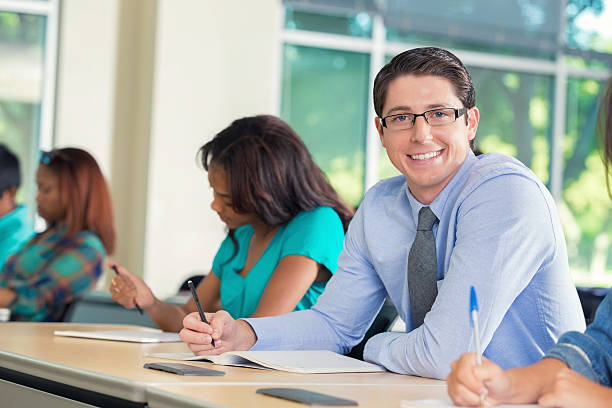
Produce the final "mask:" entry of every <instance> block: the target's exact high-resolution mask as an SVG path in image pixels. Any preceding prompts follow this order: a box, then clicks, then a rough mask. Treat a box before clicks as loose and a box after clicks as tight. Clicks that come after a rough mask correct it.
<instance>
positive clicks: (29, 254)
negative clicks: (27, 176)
mask: <svg viewBox="0 0 612 408" xmlns="http://www.w3.org/2000/svg"><path fill="white" fill-rule="evenodd" d="M36 184H37V185H38V195H37V196H36V202H37V204H38V213H39V214H40V216H41V217H42V218H44V219H45V221H46V222H47V229H46V230H45V231H43V232H41V233H40V234H36V235H35V236H34V237H33V238H32V239H31V240H30V241H28V242H27V243H26V244H25V245H24V246H23V248H22V249H21V250H20V251H19V252H17V253H16V254H14V255H13V256H11V257H10V258H9V259H8V261H7V262H6V264H5V265H4V268H3V269H2V271H1V272H0V307H8V308H10V309H11V320H21V321H57V320H60V319H61V317H62V315H63V313H64V311H65V309H66V306H67V305H68V304H70V303H71V302H72V301H73V300H74V299H75V297H76V296H78V295H79V294H80V293H82V292H83V291H85V290H87V289H89V288H91V287H92V286H93V285H94V284H95V283H96V281H97V279H98V278H99V277H100V275H101V273H102V268H103V265H104V258H105V256H106V255H107V254H112V252H113V250H114V249H115V227H114V222H113V211H112V204H111V200H110V194H109V191H108V186H107V184H106V181H105V180H104V176H103V175H102V172H101V171H100V168H99V167H98V164H97V163H96V161H95V159H94V158H93V157H92V156H91V155H90V154H89V153H87V152H85V151H83V150H81V149H76V148H64V149H56V150H53V151H51V152H49V153H43V156H42V158H41V162H40V165H39V167H38V171H37V173H36Z"/></svg>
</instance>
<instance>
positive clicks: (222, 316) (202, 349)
mask: <svg viewBox="0 0 612 408" xmlns="http://www.w3.org/2000/svg"><path fill="white" fill-rule="evenodd" d="M205 315H206V320H208V322H209V324H206V323H204V322H202V320H201V319H200V315H199V314H198V313H197V312H193V313H189V314H188V315H187V316H185V318H184V319H183V329H182V330H181V331H180V333H179V337H180V338H181V340H182V341H184V342H185V343H187V344H188V345H189V348H190V349H191V351H193V353H194V354H195V355H198V356H199V355H211V354H221V353H225V352H226V351H234V350H248V349H250V348H251V347H253V345H254V344H255V342H256V341H257V336H256V335H255V332H254V331H253V328H252V327H251V325H249V324H248V323H247V322H245V321H243V320H234V319H233V318H232V317H231V316H230V314H229V313H227V312H226V311H225V310H220V311H218V312H216V313H205ZM212 339H214V340H215V347H213V346H212V344H211V340H212Z"/></svg>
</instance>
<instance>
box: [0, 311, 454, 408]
mask: <svg viewBox="0 0 612 408" xmlns="http://www.w3.org/2000/svg"><path fill="white" fill-rule="evenodd" d="M121 328H123V329H125V328H132V329H133V328H134V327H133V326H118V325H90V324H89V325H78V324H77V325H75V324H67V323H60V324H51V323H1V324H0V330H1V336H0V398H1V400H0V405H2V406H4V405H6V406H24V407H30V406H32V407H34V406H44V407H45V408H49V407H83V406H92V405H94V406H109V407H144V406H146V404H147V401H148V400H147V399H148V392H147V389H148V388H150V387H158V386H174V385H178V384H184V385H185V386H189V387H192V386H208V387H210V388H211V389H215V388H219V389H224V390H226V391H227V390H229V391H230V393H231V390H233V389H234V388H229V387H237V388H236V389H240V390H242V388H240V387H245V386H247V387H255V388H260V387H294V386H296V387H297V386H299V387H304V386H308V387H315V388H316V387H330V388H329V389H331V388H334V387H340V388H342V387H344V386H347V387H349V388H350V389H355V390H359V389H360V388H361V387H366V388H365V389H368V390H370V391H371V392H372V393H375V392H378V391H377V389H378V388H379V387H380V388H381V389H391V388H387V387H390V386H395V387H397V388H398V389H400V388H401V387H403V386H410V387H411V386H414V385H419V386H425V387H426V388H425V390H430V389H431V390H434V389H435V390H436V392H438V391H439V390H443V391H442V392H443V393H445V392H446V391H445V389H446V388H445V385H444V382H442V381H437V380H431V379H424V378H418V377H409V376H405V375H399V374H393V373H388V372H383V373H346V374H294V373H285V372H279V371H272V370H256V369H250V368H241V367H226V366H219V365H213V364H211V363H204V362H188V364H193V365H199V366H203V367H209V368H214V369H215V370H220V371H224V372H225V373H226V375H225V376H223V377H183V376H177V375H174V374H169V373H165V372H161V371H156V370H149V369H145V368H142V366H143V365H144V363H146V362H156V361H157V362H159V361H164V360H160V359H153V358H150V357H145V354H148V353H178V352H186V351H188V349H187V346H186V345H185V344H183V343H164V344H138V343H126V342H116V341H104V340H90V339H79V338H71V337H60V336H54V335H53V332H54V331H55V330H117V329H121ZM430 387H433V388H430ZM440 387H442V388H440ZM326 389H327V388H326ZM334 389H335V388H334ZM156 390H157V391H155V392H153V394H151V395H158V394H160V393H161V394H163V393H164V392H165V391H164V389H157V388H156ZM156 393H157V394H156ZM249 395H250V392H249ZM266 399H269V400H272V398H271V397H266ZM206 401H208V400H206ZM279 401H280V400H279ZM207 403H208V402H207ZM87 404H89V405H87Z"/></svg>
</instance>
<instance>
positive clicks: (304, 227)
mask: <svg viewBox="0 0 612 408" xmlns="http://www.w3.org/2000/svg"><path fill="white" fill-rule="evenodd" d="M285 237H286V239H285V242H284V243H283V247H282V250H281V258H283V257H285V256H288V255H302V256H305V257H308V258H310V259H312V260H314V261H316V262H317V263H319V264H321V265H323V266H325V267H326V268H327V269H329V271H330V272H331V273H332V274H333V273H334V272H336V269H338V256H339V255H340V251H342V242H343V241H344V229H343V227H342V221H341V220H340V217H339V216H338V214H337V213H336V211H334V209H333V208H330V207H317V208H315V209H314V210H311V211H304V212H301V213H299V214H298V215H297V216H296V217H295V218H294V219H292V220H291V221H290V222H289V223H288V224H287V230H286V231H285Z"/></svg>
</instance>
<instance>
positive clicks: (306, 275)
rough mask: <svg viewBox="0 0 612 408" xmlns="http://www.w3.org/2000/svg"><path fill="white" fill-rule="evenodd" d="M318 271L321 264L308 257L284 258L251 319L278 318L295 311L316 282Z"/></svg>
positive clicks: (291, 256)
mask: <svg viewBox="0 0 612 408" xmlns="http://www.w3.org/2000/svg"><path fill="white" fill-rule="evenodd" d="M318 271H319V264H318V263H317V262H316V261H314V260H313V259H311V258H308V257H306V256H302V255H288V256H286V257H284V258H282V259H281V260H280V262H279V263H278V265H277V266H276V269H275V270H274V272H273V273H272V277H271V278H270V280H269V281H268V284H267V285H266V289H265V290H264V293H263V295H262V296H261V299H260V300H259V304H258V305H257V309H255V313H253V315H252V316H250V317H264V316H277V315H282V314H285V313H289V312H291V311H293V309H295V306H296V305H297V304H298V303H299V301H300V300H301V299H302V298H303V297H304V294H305V293H306V291H307V290H308V288H309V287H310V285H312V283H313V282H314V281H315V279H316V277H317V274H318Z"/></svg>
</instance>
